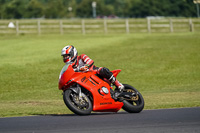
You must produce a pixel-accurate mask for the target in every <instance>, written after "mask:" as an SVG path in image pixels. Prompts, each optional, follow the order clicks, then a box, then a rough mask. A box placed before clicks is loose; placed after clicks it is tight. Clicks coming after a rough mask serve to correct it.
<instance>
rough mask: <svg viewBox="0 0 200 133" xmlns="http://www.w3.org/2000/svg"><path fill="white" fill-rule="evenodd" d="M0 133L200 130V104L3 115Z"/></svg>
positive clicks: (190, 132)
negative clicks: (129, 110)
mask: <svg viewBox="0 0 200 133" xmlns="http://www.w3.org/2000/svg"><path fill="white" fill-rule="evenodd" d="M0 133H200V107H197V108H180V109H160V110H143V111H142V112H141V113H138V114H130V113H126V112H118V113H92V115H89V116H77V115H73V114H72V115H68V114H66V115H45V116H44V115H43V116H42V115H41V116H28V117H9V118H0Z"/></svg>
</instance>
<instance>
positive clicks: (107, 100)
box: [59, 65, 123, 112]
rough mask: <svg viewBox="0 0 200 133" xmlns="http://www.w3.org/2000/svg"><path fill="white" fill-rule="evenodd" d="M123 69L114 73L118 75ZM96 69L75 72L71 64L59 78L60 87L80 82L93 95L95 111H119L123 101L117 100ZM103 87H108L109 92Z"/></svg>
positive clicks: (67, 86)
mask: <svg viewBox="0 0 200 133" xmlns="http://www.w3.org/2000/svg"><path fill="white" fill-rule="evenodd" d="M120 71H121V70H114V71H112V72H113V75H114V76H115V77H116V76H117V75H118V73H119V72H120ZM95 74H96V72H95V71H88V72H74V70H73V68H72V66H71V65H69V66H68V68H67V71H65V72H64V73H63V74H62V75H61V76H60V79H59V89H64V88H63V86H65V88H69V87H70V86H71V85H72V84H74V83H78V84H79V85H80V86H82V87H84V88H86V89H87V90H88V91H90V92H91V94H92V96H93V111H98V112H107V111H109V112H110V111H112V112H117V111H119V110H120V109H121V107H122V106H123V103H122V102H116V101H115V100H114V99H113V98H112V97H111V93H110V89H113V88H112V87H111V86H110V85H109V84H108V83H107V82H105V81H104V80H102V79H101V78H99V77H98V76H96V75H95ZM102 88H104V89H105V88H107V90H108V93H105V92H104V91H103V90H102Z"/></svg>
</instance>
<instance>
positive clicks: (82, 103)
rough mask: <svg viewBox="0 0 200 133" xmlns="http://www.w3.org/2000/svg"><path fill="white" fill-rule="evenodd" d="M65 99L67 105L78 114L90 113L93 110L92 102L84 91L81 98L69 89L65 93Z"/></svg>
mask: <svg viewBox="0 0 200 133" xmlns="http://www.w3.org/2000/svg"><path fill="white" fill-rule="evenodd" d="M63 100H64V102H65V105H66V106H67V107H68V108H69V109H70V110H71V111H72V112H74V113H75V114H77V115H89V114H90V113H91V111H92V102H91V101H90V99H89V98H88V97H87V96H86V95H85V94H84V93H82V100H80V99H79V96H78V94H77V93H75V92H74V91H72V90H71V89H67V90H66V91H65V92H64V94H63Z"/></svg>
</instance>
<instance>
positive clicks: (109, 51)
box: [0, 33, 200, 117]
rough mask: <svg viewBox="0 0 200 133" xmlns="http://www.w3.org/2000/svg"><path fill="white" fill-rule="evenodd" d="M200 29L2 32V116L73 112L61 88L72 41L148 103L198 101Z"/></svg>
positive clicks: (181, 104) (147, 106) (189, 104)
mask: <svg viewBox="0 0 200 133" xmlns="http://www.w3.org/2000/svg"><path fill="white" fill-rule="evenodd" d="M199 35H200V34H199V33H176V34H175V33H174V34H129V35H125V34H118V35H41V36H34V35H25V36H1V37H0V59H1V63H0V75H1V76H0V106H1V108H0V117H7V116H26V115H37V114H66V113H71V112H70V111H69V110H68V109H67V108H66V107H65V105H64V102H63V101H62V95H61V93H62V92H61V91H59V90H58V87H57V86H58V76H59V72H60V70H61V68H62V66H63V65H64V64H63V63H62V58H61V56H60V53H61V49H62V48H63V47H64V46H65V45H68V44H72V45H74V46H75V47H76V48H77V50H78V52H79V54H82V53H84V54H87V55H88V56H89V57H90V58H92V59H93V60H94V61H95V65H96V66H105V67H108V68H109V69H110V70H113V69H122V72H121V73H120V74H119V76H118V79H119V80H120V81H121V82H122V83H127V84H131V85H133V86H134V87H135V88H137V89H138V90H139V91H141V93H142V94H143V95H144V99H145V103H146V104H145V109H158V108H177V107H197V106H200V102H199V101H200V88H199V86H200V67H199V66H200V54H199V51H200V45H199V42H200V38H199Z"/></svg>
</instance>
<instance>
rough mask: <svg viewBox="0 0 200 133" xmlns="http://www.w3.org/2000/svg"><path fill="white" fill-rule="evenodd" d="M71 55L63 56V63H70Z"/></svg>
mask: <svg viewBox="0 0 200 133" xmlns="http://www.w3.org/2000/svg"><path fill="white" fill-rule="evenodd" d="M70 58H71V57H70V54H65V55H63V61H64V62H68V61H70Z"/></svg>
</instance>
